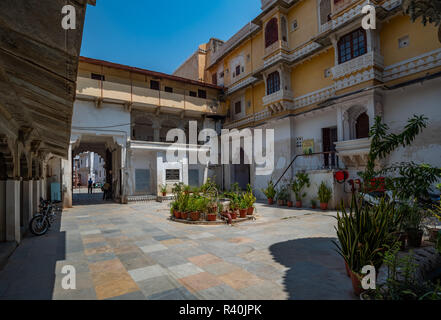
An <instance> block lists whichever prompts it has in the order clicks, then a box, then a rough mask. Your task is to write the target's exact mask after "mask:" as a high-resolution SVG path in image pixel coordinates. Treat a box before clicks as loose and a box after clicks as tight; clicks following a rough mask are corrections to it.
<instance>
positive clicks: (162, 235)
mask: <svg viewBox="0 0 441 320" xmlns="http://www.w3.org/2000/svg"><path fill="white" fill-rule="evenodd" d="M257 216H258V218H257V220H256V221H249V222H245V223H243V224H240V225H237V226H234V227H230V226H226V225H220V226H195V225H186V224H179V223H174V222H171V221H169V220H168V219H167V218H168V207H167V204H165V203H163V204H161V203H156V202H149V203H142V204H141V203H140V204H129V205H118V204H113V203H106V204H99V203H98V204H95V205H88V206H86V205H84V206H76V207H75V208H73V209H69V210H65V211H64V212H63V216H62V218H61V219H60V221H59V222H58V223H57V225H54V226H53V227H52V229H51V230H50V232H49V233H48V234H47V235H46V236H43V237H39V238H37V237H33V236H29V237H27V238H25V239H24V240H23V241H22V243H21V245H20V246H19V247H18V248H17V250H16V251H15V252H14V254H13V255H12V256H11V257H10V259H9V263H8V264H7V265H6V267H5V268H4V269H3V270H2V271H1V272H0V299H63V300H64V299H100V300H101V299H153V300H154V299H166V300H174V299H215V300H218V299H219V300H220V299H228V300H236V299H251V300H260V299H354V298H355V297H354V296H353V294H352V286H351V282H350V280H349V279H348V278H347V277H346V274H345V269H344V264H343V263H342V259H341V258H340V257H339V256H338V255H337V253H336V252H335V251H334V247H333V244H332V242H331V241H332V240H333V239H334V235H335V231H334V221H335V219H334V218H333V216H334V213H332V212H326V213H323V212H321V211H309V210H295V209H288V208H285V209H281V208H277V207H268V206H266V205H263V204H258V205H257ZM65 265H72V266H74V267H75V269H76V283H77V288H76V290H64V289H62V287H61V280H62V278H63V276H65V275H64V274H62V273H61V270H62V268H63V266H65Z"/></svg>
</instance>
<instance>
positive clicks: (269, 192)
mask: <svg viewBox="0 0 441 320" xmlns="http://www.w3.org/2000/svg"><path fill="white" fill-rule="evenodd" d="M261 191H262V192H263V194H264V195H265V197H267V199H274V198H275V196H276V193H277V192H276V188H275V187H274V183H273V180H270V181H269V182H268V186H267V187H266V189H261Z"/></svg>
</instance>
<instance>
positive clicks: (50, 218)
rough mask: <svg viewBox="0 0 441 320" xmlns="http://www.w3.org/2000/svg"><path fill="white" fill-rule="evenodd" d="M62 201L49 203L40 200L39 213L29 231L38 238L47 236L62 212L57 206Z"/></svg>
mask: <svg viewBox="0 0 441 320" xmlns="http://www.w3.org/2000/svg"><path fill="white" fill-rule="evenodd" d="M60 203H61V201H47V200H43V199H42V198H40V206H39V213H38V214H37V215H35V216H34V217H33V218H32V220H31V222H30V223H29V230H31V232H32V234H34V235H36V236H42V235H45V234H46V233H47V232H48V230H49V228H50V227H51V226H52V224H53V223H54V222H55V218H56V214H57V213H58V212H60V211H61V209H60V207H59V206H57V205H58V204H60Z"/></svg>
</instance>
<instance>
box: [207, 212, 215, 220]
mask: <svg viewBox="0 0 441 320" xmlns="http://www.w3.org/2000/svg"><path fill="white" fill-rule="evenodd" d="M216 219H217V214H214V213H209V214H207V221H216Z"/></svg>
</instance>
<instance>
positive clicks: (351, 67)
mask: <svg viewBox="0 0 441 320" xmlns="http://www.w3.org/2000/svg"><path fill="white" fill-rule="evenodd" d="M374 65H375V66H377V67H379V68H380V69H382V68H383V67H384V59H383V57H382V56H380V55H378V54H376V53H374V52H373V51H371V52H368V53H366V54H364V55H362V56H360V57H357V58H355V59H352V60H350V61H347V62H345V63H342V64H339V65H336V66H335V67H333V68H332V69H331V72H332V76H333V78H334V79H340V78H342V77H344V76H347V75H349V74H352V73H355V72H357V71H360V70H363V69H366V68H369V67H372V66H374Z"/></svg>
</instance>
